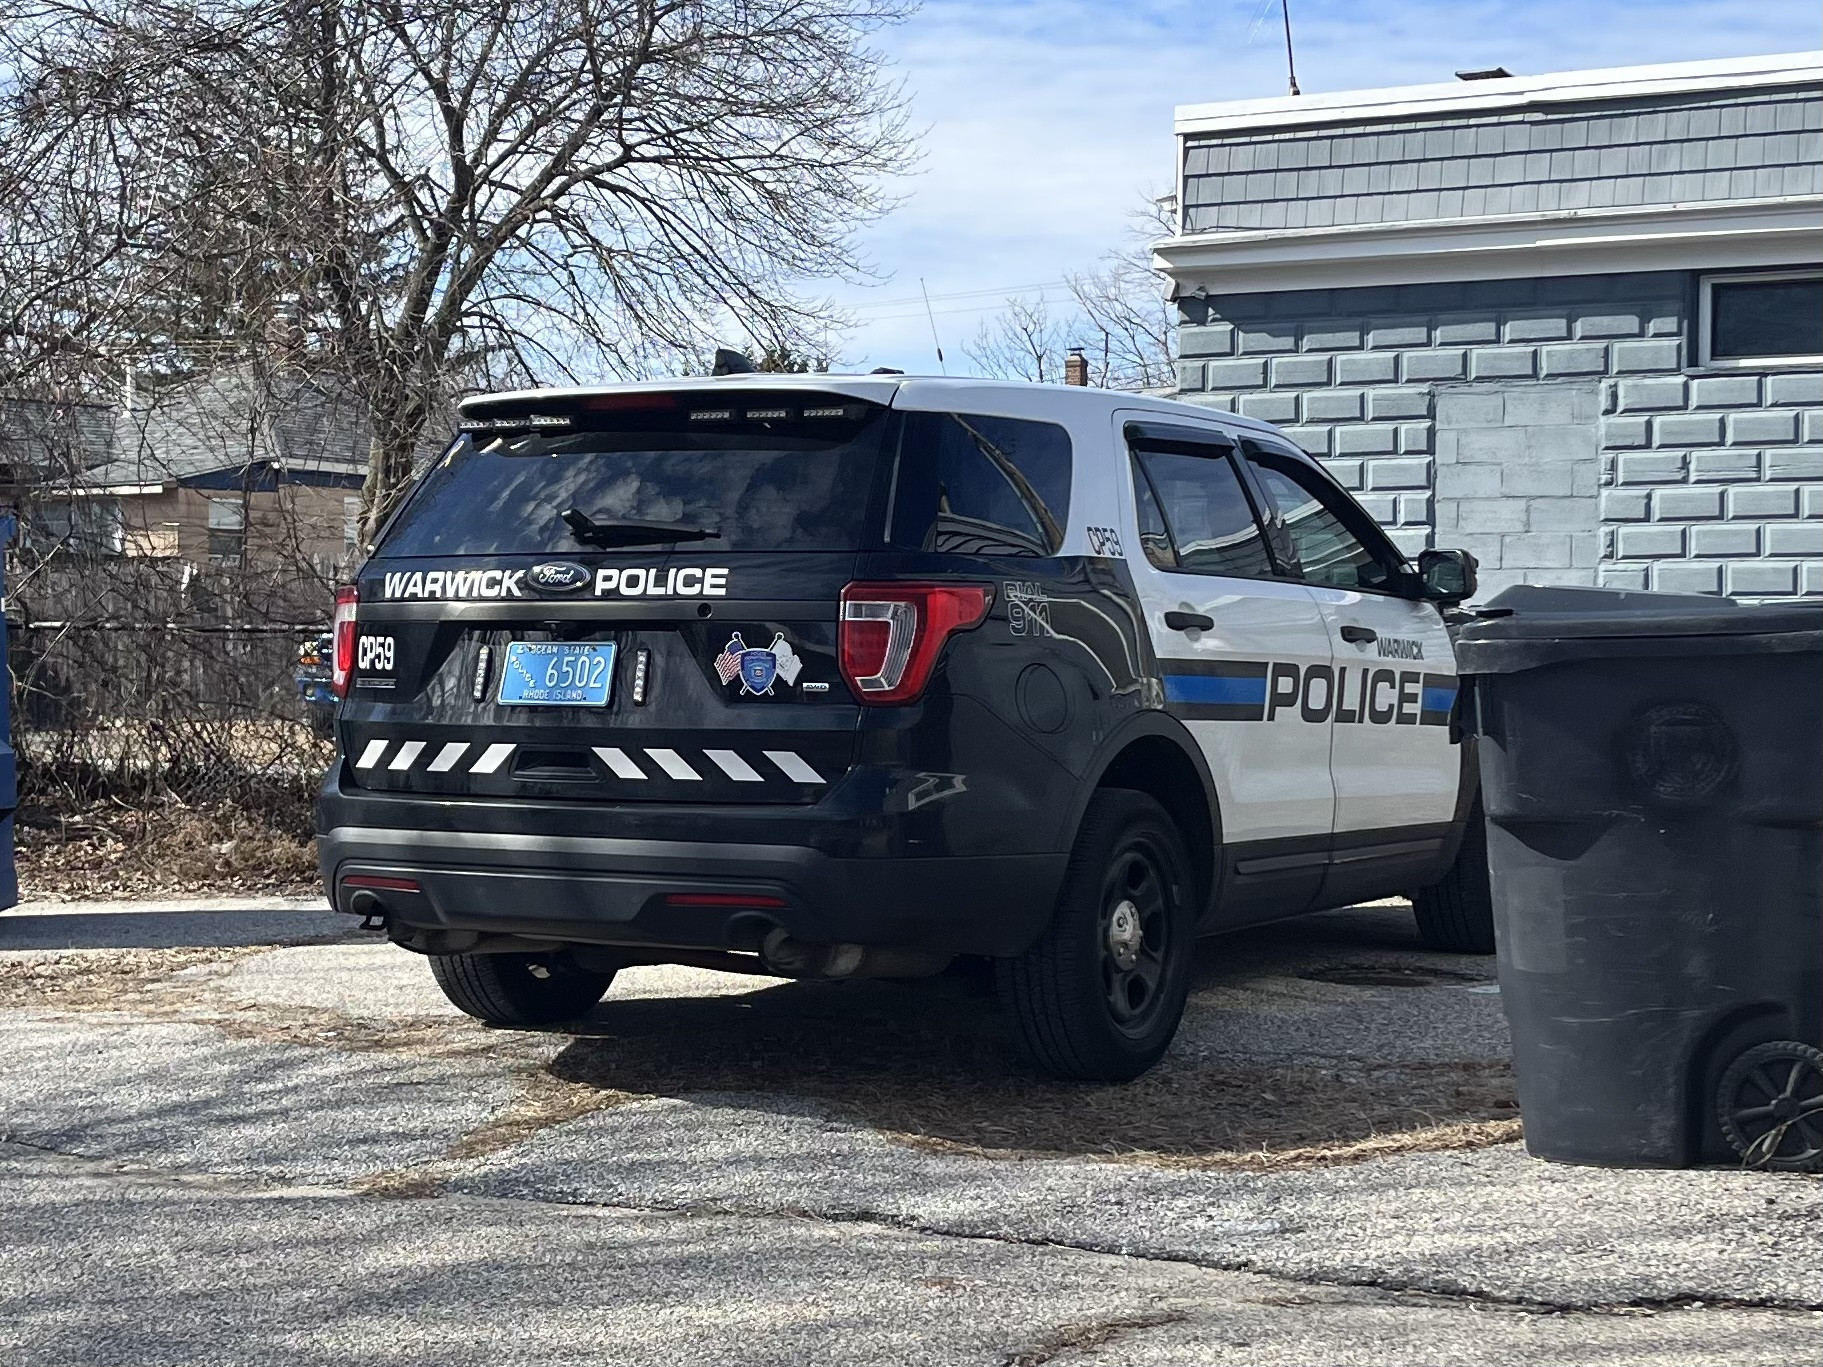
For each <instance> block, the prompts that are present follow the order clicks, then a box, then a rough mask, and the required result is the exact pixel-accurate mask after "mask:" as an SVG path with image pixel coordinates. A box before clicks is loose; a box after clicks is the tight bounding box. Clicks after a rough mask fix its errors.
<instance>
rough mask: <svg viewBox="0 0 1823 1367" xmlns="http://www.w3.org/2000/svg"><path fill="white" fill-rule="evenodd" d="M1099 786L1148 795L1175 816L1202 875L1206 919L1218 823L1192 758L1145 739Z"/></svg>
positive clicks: (1161, 742)
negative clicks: (1124, 789)
mask: <svg viewBox="0 0 1823 1367" xmlns="http://www.w3.org/2000/svg"><path fill="white" fill-rule="evenodd" d="M1096 786H1097V787H1100V788H1130V789H1133V790H1134V791H1136V792H1141V793H1145V794H1146V795H1147V796H1148V797H1151V798H1153V799H1155V800H1156V801H1157V802H1158V804H1159V805H1160V806H1161V807H1163V808H1164V809H1165V810H1166V811H1167V812H1169V813H1170V814H1171V818H1172V820H1174V821H1175V822H1177V827H1178V831H1179V832H1180V833H1181V834H1182V835H1183V837H1184V844H1185V845H1186V846H1188V847H1189V851H1190V862H1191V865H1192V867H1193V868H1194V869H1195V870H1196V878H1197V884H1198V887H1197V892H1198V894H1199V895H1198V897H1197V899H1196V905H1197V907H1198V909H1199V913H1200V910H1201V907H1202V906H1203V904H1204V903H1205V902H1206V901H1207V900H1208V897H1209V894H1210V892H1211V890H1212V889H1213V888H1214V886H1215V877H1216V868H1215V822H1214V821H1213V819H1212V816H1213V814H1212V813H1211V812H1210V810H1209V794H1208V792H1207V790H1206V788H1205V786H1204V784H1203V776H1202V774H1201V773H1200V772H1199V771H1198V770H1197V767H1196V766H1195V765H1194V764H1192V763H1191V762H1190V757H1189V756H1188V755H1186V754H1185V753H1184V752H1183V750H1182V748H1180V747H1179V746H1178V745H1177V744H1175V743H1174V742H1173V741H1170V740H1168V739H1166V738H1165V737H1164V736H1141V737H1139V738H1138V739H1137V740H1134V741H1133V742H1132V743H1131V744H1129V745H1128V746H1127V747H1126V749H1124V750H1122V751H1121V752H1120V753H1119V754H1118V755H1116V756H1115V757H1114V762H1113V763H1112V764H1110V765H1109V766H1108V767H1107V769H1106V770H1105V771H1103V773H1102V776H1101V782H1100V783H1099V784H1097V785H1096Z"/></svg>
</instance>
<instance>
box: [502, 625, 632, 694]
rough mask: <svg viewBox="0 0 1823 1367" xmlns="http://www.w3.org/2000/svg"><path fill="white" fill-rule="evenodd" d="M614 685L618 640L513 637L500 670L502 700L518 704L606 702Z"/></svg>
mask: <svg viewBox="0 0 1823 1367" xmlns="http://www.w3.org/2000/svg"><path fill="white" fill-rule="evenodd" d="M613 689H614V645H613V643H612V642H609V643H607V644H605V645H603V644H597V643H595V642H592V641H591V642H586V643H576V642H570V641H512V642H509V643H508V645H507V647H506V664H505V665H504V666H503V667H502V669H501V671H500V696H499V701H500V702H502V703H509V704H512V705H514V706H518V707H606V706H607V704H608V696H609V694H610V693H612V692H613Z"/></svg>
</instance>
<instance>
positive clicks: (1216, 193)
mask: <svg viewBox="0 0 1823 1367" xmlns="http://www.w3.org/2000/svg"><path fill="white" fill-rule="evenodd" d="M1820 192H1823V105H1820V104H1819V103H1818V101H1817V99H1816V96H1815V93H1814V92H1812V91H1804V90H1778V89H1772V90H1748V91H1742V92H1739V93H1729V94H1704V95H1690V96H1683V97H1674V98H1667V97H1662V96H1661V97H1655V98H1651V99H1635V100H1626V101H1616V102H1612V103H1579V104H1575V105H1568V106H1562V107H1553V108H1549V109H1530V110H1513V111H1503V112H1498V113H1483V114H1469V115H1463V114H1458V115H1453V116H1443V117H1432V118H1428V119H1414V120H1405V121H1398V122H1390V123H1382V124H1368V125H1355V126H1351V127H1342V128H1336V127H1328V128H1308V127H1306V128H1294V129H1287V130H1284V131H1280V132H1270V133H1268V132H1256V133H1248V134H1240V135H1236V134H1221V135H1210V136H1207V137H1190V138H1188V139H1186V140H1185V148H1184V205H1183V216H1184V223H1183V230H1184V231H1185V232H1186V233H1203V232H1214V231H1218V230H1221V229H1266V228H1309V227H1329V226H1340V225H1345V224H1360V223H1396V222H1404V221H1410V220H1417V219H1435V218H1465V217H1479V216H1484V215H1486V216H1494V215H1500V214H1517V213H1531V212H1551V211H1557V210H1567V209H1588V208H1622V207H1629V206H1644V205H1658V204H1688V203H1698V202H1704V201H1715V200H1732V199H1769V198H1776V197H1780V196H1788V195H1804V194H1817V193H1820Z"/></svg>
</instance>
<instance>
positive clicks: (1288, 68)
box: [1279, 0, 1304, 95]
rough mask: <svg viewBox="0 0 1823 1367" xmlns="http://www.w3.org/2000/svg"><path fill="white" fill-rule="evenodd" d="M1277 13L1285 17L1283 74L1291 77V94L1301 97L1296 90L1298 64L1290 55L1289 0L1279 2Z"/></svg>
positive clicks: (1300, 93)
mask: <svg viewBox="0 0 1823 1367" xmlns="http://www.w3.org/2000/svg"><path fill="white" fill-rule="evenodd" d="M1279 13H1280V14H1282V15H1284V16H1285V72H1286V74H1287V75H1288V76H1290V77H1291V93H1292V94H1293V95H1302V94H1303V93H1304V92H1303V91H1301V90H1299V89H1298V64H1297V61H1296V60H1295V59H1294V58H1293V57H1292V55H1291V0H1279Z"/></svg>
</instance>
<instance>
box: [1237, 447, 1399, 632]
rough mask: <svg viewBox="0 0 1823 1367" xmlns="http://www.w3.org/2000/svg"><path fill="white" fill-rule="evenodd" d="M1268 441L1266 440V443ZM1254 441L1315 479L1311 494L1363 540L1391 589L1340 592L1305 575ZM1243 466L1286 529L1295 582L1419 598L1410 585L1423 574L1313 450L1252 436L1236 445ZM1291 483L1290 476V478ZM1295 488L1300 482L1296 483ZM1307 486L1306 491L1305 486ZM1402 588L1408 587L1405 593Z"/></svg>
mask: <svg viewBox="0 0 1823 1367" xmlns="http://www.w3.org/2000/svg"><path fill="white" fill-rule="evenodd" d="M1262 437H1264V438H1265V439H1264V440H1262ZM1248 442H1251V443H1252V444H1253V445H1255V446H1257V447H1258V448H1259V449H1260V450H1261V451H1263V452H1265V453H1267V454H1268V455H1272V456H1277V457H1279V458H1280V459H1281V460H1284V461H1287V462H1289V463H1290V464H1292V465H1295V466H1297V467H1298V468H1299V469H1300V470H1302V471H1304V472H1305V474H1307V475H1311V476H1314V480H1313V483H1314V485H1315V486H1316V487H1315V488H1309V489H1307V490H1306V491H1307V492H1308V493H1309V494H1310V495H1311V497H1312V498H1315V499H1316V500H1317V502H1319V503H1321V504H1322V505H1323V507H1324V508H1325V509H1327V510H1328V511H1329V512H1330V513H1331V514H1333V515H1334V517H1335V519H1336V521H1338V522H1340V523H1341V524H1342V527H1343V529H1344V530H1345V531H1347V532H1348V533H1349V535H1351V536H1353V537H1354V538H1355V540H1357V541H1359V542H1360V543H1361V545H1362V547H1363V548H1364V549H1366V550H1367V552H1368V553H1369V554H1370V555H1372V556H1374V558H1375V559H1377V560H1379V561H1380V563H1381V564H1383V565H1385V566H1386V567H1387V569H1388V571H1389V574H1388V579H1387V587H1385V588H1379V589H1376V588H1368V587H1365V586H1359V585H1357V586H1356V587H1353V588H1347V589H1338V588H1336V587H1335V586H1334V585H1333V584H1319V583H1317V582H1315V581H1314V580H1312V579H1310V578H1309V577H1307V576H1306V575H1305V573H1304V565H1303V561H1302V559H1301V558H1300V557H1299V556H1298V553H1297V542H1296V541H1295V540H1293V539H1292V536H1291V529H1290V527H1289V526H1288V525H1287V524H1286V522H1285V510H1284V509H1283V508H1280V507H1279V503H1278V500H1277V499H1276V498H1274V497H1273V496H1272V490H1271V489H1270V488H1268V487H1267V486H1266V484H1265V483H1264V481H1262V480H1260V479H1259V478H1258V477H1257V476H1256V475H1255V474H1254V472H1253V469H1252V465H1253V457H1252V456H1251V454H1250V453H1249V452H1248V451H1247V447H1246V444H1247V443H1248ZM1235 458H1236V461H1237V463H1238V464H1239V465H1240V466H1241V468H1242V469H1243V470H1245V471H1246V475H1247V481H1248V483H1249V484H1250V485H1252V486H1254V487H1255V488H1256V489H1257V491H1258V492H1257V495H1256V497H1258V498H1259V499H1261V500H1263V501H1264V502H1265V503H1266V504H1267V505H1268V506H1269V507H1271V509H1272V517H1273V521H1274V523H1275V524H1276V525H1277V526H1279V527H1281V528H1283V529H1284V535H1285V545H1286V546H1287V548H1288V553H1289V556H1290V563H1291V564H1292V565H1294V566H1295V567H1296V571H1297V573H1296V575H1295V580H1296V582H1297V583H1300V584H1304V585H1306V586H1308V587H1310V588H1313V589H1329V590H1331V591H1333V592H1336V593H1370V594H1373V595H1374V596H1376V597H1379V598H1397V599H1399V600H1401V601H1403V602H1411V601H1413V599H1414V598H1415V597H1416V595H1415V594H1414V593H1412V592H1411V591H1410V586H1411V585H1414V584H1416V583H1419V582H1421V581H1419V579H1418V572H1417V570H1416V568H1415V567H1414V566H1413V565H1412V562H1411V560H1410V559H1409V558H1408V557H1407V556H1406V554H1405V552H1404V551H1402V550H1400V549H1399V547H1398V545H1397V544H1396V543H1395V542H1394V541H1393V539H1392V538H1391V537H1390V536H1388V535H1387V534H1386V529H1385V528H1384V527H1382V526H1381V525H1380V524H1379V523H1378V522H1375V521H1374V520H1373V518H1372V517H1370V516H1369V515H1368V512H1367V510H1366V509H1365V508H1363V507H1362V506H1361V505H1360V504H1359V503H1356V502H1355V500H1354V499H1353V498H1352V497H1350V495H1349V493H1348V490H1346V489H1344V488H1343V487H1342V486H1341V485H1339V484H1337V483H1336V481H1335V478H1334V477H1333V476H1332V475H1331V474H1330V473H1329V471H1327V470H1325V469H1324V468H1323V467H1322V465H1321V464H1320V463H1319V462H1318V461H1317V460H1316V459H1315V458H1314V457H1313V456H1311V454H1310V453H1309V452H1307V451H1304V450H1301V449H1299V448H1298V447H1296V446H1293V445H1292V444H1291V443H1290V442H1287V441H1284V440H1282V439H1281V440H1277V441H1275V440H1273V439H1272V438H1271V437H1269V436H1266V434H1264V433H1251V432H1250V433H1247V434H1246V435H1245V436H1243V437H1241V439H1240V440H1239V441H1238V442H1237V443H1236V445H1235ZM1288 478H1289V476H1288ZM1292 482H1293V483H1298V481H1297V480H1295V479H1294V480H1293V481H1292ZM1301 487H1302V486H1301ZM1401 585H1405V586H1407V587H1405V588H1402V587H1401Z"/></svg>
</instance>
